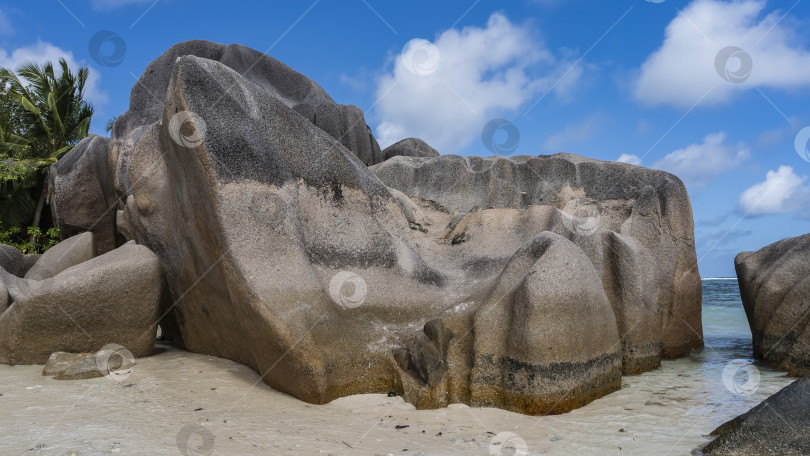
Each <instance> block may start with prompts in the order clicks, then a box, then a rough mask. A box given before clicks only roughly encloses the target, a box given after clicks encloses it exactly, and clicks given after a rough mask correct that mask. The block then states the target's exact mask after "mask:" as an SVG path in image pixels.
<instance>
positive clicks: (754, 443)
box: [703, 375, 810, 456]
mask: <svg viewBox="0 0 810 456" xmlns="http://www.w3.org/2000/svg"><path fill="white" fill-rule="evenodd" d="M808 410H810V375H808V376H805V377H802V378H800V379H799V380H796V381H795V382H793V383H791V384H790V385H788V386H786V387H785V388H782V390H780V391H779V392H778V393H776V394H774V395H773V396H771V397H769V398H767V399H765V400H764V401H762V403H760V404H759V405H757V406H756V407H754V408H752V409H751V410H749V411H748V412H746V413H744V414H742V415H740V416H738V417H737V418H734V419H733V420H731V421H729V422H727V423H725V424H723V425H721V426H720V427H718V428H717V429H715V430H714V431H713V432H712V433H711V435H712V436H716V437H717V438H716V439H715V440H713V441H712V442H711V443H709V444H708V445H706V446H705V447H704V448H703V454H706V455H718V456H719V455H738V454H746V455H758V454H780V455H807V454H810V432H807V430H808V429H810V413H808Z"/></svg>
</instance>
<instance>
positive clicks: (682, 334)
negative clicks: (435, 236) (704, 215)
mask: <svg viewBox="0 0 810 456" xmlns="http://www.w3.org/2000/svg"><path fill="white" fill-rule="evenodd" d="M371 171H372V172H373V173H374V174H375V175H376V176H377V177H378V178H380V180H381V181H382V182H383V183H384V184H385V185H387V186H388V187H390V188H393V189H396V190H398V191H400V192H402V193H404V194H405V195H407V196H408V197H411V198H412V199H414V200H416V201H423V202H426V201H430V202H432V203H433V204H430V205H427V204H425V205H424V206H425V207H424V208H423V212H424V213H425V214H427V215H426V216H427V217H428V218H437V217H438V214H439V213H444V214H455V216H454V219H453V220H454V221H453V223H452V224H451V225H450V226H448V227H447V230H446V232H445V233H443V236H445V238H447V239H453V240H456V241H457V242H458V241H462V240H463V244H460V245H459V247H457V248H456V249H455V250H456V252H455V254H459V253H461V252H464V254H465V256H466V259H465V261H468V262H474V261H476V259H475V257H476V256H480V255H482V254H485V255H486V256H487V257H488V260H487V262H486V264H485V265H481V266H479V265H476V266H478V267H479V269H484V268H488V269H489V271H488V272H489V273H495V272H497V271H500V270H502V268H503V267H504V265H505V264H506V261H508V259H509V257H510V256H511V254H512V252H515V251H517V250H518V249H519V248H520V247H521V246H522V245H525V244H526V243H527V242H529V241H530V240H531V239H533V238H534V237H536V236H538V235H539V234H540V233H542V232H543V231H554V232H556V233H558V234H560V235H562V236H565V237H567V238H568V239H570V240H571V241H572V242H573V243H574V244H576V245H577V246H578V247H579V248H580V249H582V251H583V252H584V253H585V254H586V255H587V256H588V258H590V260H591V262H592V264H593V266H594V268H595V272H596V273H597V274H598V275H599V277H600V279H601V282H602V286H603V288H604V290H605V292H606V294H607V296H608V299H609V300H610V302H611V305H612V306H613V309H614V313H615V315H616V320H617V323H618V325H619V332H620V334H621V336H622V347H623V349H622V359H623V363H622V365H623V370H624V372H625V373H640V372H644V371H647V370H649V369H651V368H655V367H657V366H659V365H660V361H661V358H662V357H665V358H666V357H678V356H682V355H684V354H687V353H688V352H689V351H690V350H692V349H694V348H699V347H702V345H703V340H702V339H703V338H702V333H703V331H702V324H701V318H700V316H701V285H700V276H699V274H698V269H697V259H696V256H695V248H694V226H693V222H692V209H691V206H690V204H689V197H688V195H687V194H686V190H685V188H684V186H683V184H682V183H681V181H680V180H679V179H678V178H677V177H675V176H673V175H671V174H668V173H665V172H661V171H656V170H651V169H646V168H641V167H637V166H632V165H626V164H620V163H613V162H602V161H599V160H593V159H588V158H584V157H579V156H576V155H571V154H557V155H552V156H539V157H529V156H517V157H510V158H505V157H498V156H494V157H486V158H481V157H459V156H456V155H443V156H440V157H436V158H404V157H394V158H392V159H390V160H387V161H385V162H383V163H382V164H379V165H376V166H373V167H371ZM664 259H666V260H664Z"/></svg>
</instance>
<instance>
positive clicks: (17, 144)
mask: <svg viewBox="0 0 810 456" xmlns="http://www.w3.org/2000/svg"><path fill="white" fill-rule="evenodd" d="M88 76H89V70H88V68H87V67H81V68H79V70H78V71H77V72H76V73H74V72H73V71H71V69H70V67H69V66H68V63H67V61H66V60H64V59H60V60H59V62H58V66H57V67H56V68H54V65H53V64H52V63H51V62H47V63H45V64H43V65H39V64H36V63H25V64H23V65H21V66H20V67H19V68H17V69H16V70H12V69H7V68H0V243H7V244H12V245H15V246H17V247H18V248H20V249H21V250H25V251H26V252H25V253H37V252H41V251H44V250H46V249H47V248H48V247H50V245H52V244H53V243H54V242H55V240H56V239H57V237H58V232H57V231H55V230H54V229H53V228H52V221H51V220H50V211H45V208H46V206H48V172H49V169H50V165H52V164H53V163H56V162H57V161H58V160H59V159H60V158H61V157H62V156H64V154H66V153H67V152H69V151H70V150H71V149H72V148H73V147H74V146H75V145H76V144H78V142H79V141H81V140H82V138H84V137H86V136H87V135H88V133H89V130H90V121H91V118H92V116H93V106H92V105H91V104H90V103H88V102H87V101H85V100H84V96H85V87H86V84H87V78H88Z"/></svg>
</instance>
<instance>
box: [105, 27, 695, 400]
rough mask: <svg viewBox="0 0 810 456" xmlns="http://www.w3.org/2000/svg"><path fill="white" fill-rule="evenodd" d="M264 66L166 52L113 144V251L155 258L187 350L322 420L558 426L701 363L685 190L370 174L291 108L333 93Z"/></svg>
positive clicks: (614, 172)
mask: <svg viewBox="0 0 810 456" xmlns="http://www.w3.org/2000/svg"><path fill="white" fill-rule="evenodd" d="M237 55H238V56H243V57H241V58H239V59H237V58H235V57H228V58H226V56H237ZM244 56H249V57H250V59H252V60H250V59H246V57H244ZM254 57H255V58H254ZM268 59H269V58H266V57H262V56H260V55H257V54H256V53H255V52H254V51H249V50H246V49H245V48H242V47H239V46H227V47H224V46H220V45H214V44H210V43H203V42H191V43H183V44H180V45H178V46H175V47H173V48H172V49H171V50H170V51H169V52H168V53H167V54H165V55H164V56H162V57H160V58H159V59H158V60H156V61H155V62H153V63H152V64H151V65H150V66H149V67H148V68H147V71H146V72H145V73H144V75H143V76H142V77H141V79H140V81H139V83H138V84H136V87H135V88H134V89H133V94H132V97H131V104H130V110H129V111H128V112H127V113H126V114H124V115H122V116H121V117H119V119H118V121H117V122H116V125H115V128H114V130H113V135H112V138H111V141H110V151H109V157H110V163H112V164H113V165H114V169H113V170H112V174H113V175H114V176H115V180H116V190H117V191H118V192H119V193H120V197H121V200H122V201H124V202H125V204H124V205H123V207H122V209H121V210H120V211H119V212H118V214H117V216H116V221H117V224H118V228H119V231H120V232H121V233H123V234H124V235H125V236H126V237H127V238H129V239H134V240H136V241H138V243H140V244H143V245H146V246H148V247H149V248H150V249H152V251H154V252H155V253H156V254H157V256H158V257H159V258H160V261H161V263H162V265H163V268H164V270H165V273H166V277H167V282H168V286H169V291H170V293H171V297H172V300H173V301H174V302H175V303H176V305H175V306H174V307H173V308H172V314H173V316H174V317H175V318H174V319H175V321H176V324H177V334H176V336H175V338H176V340H178V341H180V342H182V343H183V344H185V346H186V347H187V348H188V349H189V350H191V351H195V352H200V353H207V354H211V355H215V356H221V357H225V358H229V359H233V360H236V361H238V362H241V363H244V364H246V365H248V366H250V367H251V368H253V369H254V370H256V371H257V372H259V373H260V374H261V375H262V378H263V380H264V381H265V382H266V383H267V384H269V385H271V386H272V387H274V388H276V389H278V390H281V391H284V392H286V393H289V394H291V395H293V396H295V397H298V398H300V399H303V400H305V401H308V402H312V403H325V402H329V401H331V400H333V399H335V398H337V397H341V396H345V395H348V394H355V393H368V392H388V391H395V392H398V393H400V394H403V395H404V397H405V399H406V400H408V401H410V402H412V403H414V404H416V405H417V406H419V407H440V406H444V405H447V404H449V403H453V402H461V403H468V404H471V405H487V406H496V407H502V408H506V409H509V410H514V411H518V412H523V413H558V412H563V411H567V410H570V409H572V408H574V407H578V406H581V405H582V404H585V403H587V402H589V401H591V400H593V399H595V398H597V397H599V396H601V395H604V394H606V393H608V392H610V391H613V390H615V389H618V388H619V387H620V386H621V379H620V376H621V373H622V371H623V370H624V371H626V372H641V371H644V370H648V369H652V368H654V367H656V366H658V365H659V363H660V360H661V358H662V357H667V356H679V355H683V354H685V353H687V352H688V351H689V350H691V349H692V348H697V347H700V346H702V329H701V325H700V293H701V288H700V281H699V276H698V271H697V265H696V259H695V250H694V241H693V226H692V215H691V208H690V205H689V199H688V196H687V194H686V190H685V188H684V186H683V184H682V183H681V182H680V181H679V180H678V179H677V178H676V177H674V176H672V175H670V174H667V173H664V172H661V171H653V170H647V169H644V168H639V167H634V166H630V165H626V164H620V163H608V162H600V161H596V160H589V159H585V158H582V157H577V156H573V155H559V156H551V157H543V156H541V157H527V156H523V157H511V158H503V157H493V158H488V159H479V158H462V157H456V156H439V157H394V158H391V159H390V160H387V161H384V162H382V163H380V164H378V165H376V166H373V167H371V168H369V167H367V164H369V163H375V162H377V160H374V159H372V160H369V159H368V156H367V155H364V153H361V152H358V150H356V149H352V148H351V147H353V146H352V144H357V143H349V144H348V145H347V143H346V141H345V139H346V138H345V137H342V135H341V137H336V135H335V134H334V133H335V131H340V128H342V127H341V125H343V126H345V124H344V123H341V122H335V123H333V124H330V125H332V126H333V127H334V128H336V129H337V130H335V129H333V128H332V127H329V128H324V127H323V126H322V124H320V123H319V122H321V121H320V120H317V117H318V115H312V116H311V115H310V113H311V112H321V111H319V110H318V109H320V108H318V109H315V110H314V111H310V110H307V109H304V108H303V107H302V106H301V103H303V102H299V101H297V100H311V99H312V97H314V99H315V100H322V99H324V98H323V96H321V95H320V90H322V89H320V88H319V87H317V86H315V85H313V84H314V83H311V81H309V80H308V79H305V78H304V79H301V78H299V77H298V76H295V75H297V73H294V74H293V73H288V72H287V70H288V69H287V68H286V67H283V66H281V64H278V63H277V62H275V61H274V60H272V59H269V60H268ZM257 61H258V62H259V63H258V64H257V65H256V66H255V67H254V68H253V70H252V71H249V72H247V71H242V70H244V69H245V68H248V67H250V64H251V63H255V62H257ZM237 63H238V64H237ZM240 65H241V66H240ZM279 68H281V69H282V70H283V71H281V70H279ZM278 71H281V73H280V74H282V75H286V76H285V77H289V78H291V79H285V81H286V82H285V84H287V85H284V86H283V87H285V89H284V90H285V91H286V92H285V91H282V90H281V89H279V84H281V82H278V81H276V78H277V77H280V76H278V74H279V73H278ZM289 71H291V70H289ZM274 81H276V82H274ZM296 81H297V82H296ZM145 87H149V88H150V90H149V92H151V93H147V91H146V88H145ZM155 93H160V94H165V98H164V99H156V98H155V97H154V96H153V94H155ZM284 93H287V94H288V95H284ZM313 94H314V95H313ZM282 95H284V96H282ZM307 103H309V104H312V105H313V106H314V105H317V103H315V102H312V101H310V102H307ZM326 106H331V105H328V104H327V105H326ZM331 109H333V108H324V109H323V110H324V112H331V111H330V110H331ZM364 128H365V127H364ZM346 131H347V132H349V133H351V132H352V131H355V130H353V129H347V130H346ZM353 137H354V138H359V137H360V134H359V133H357V134H356V135H353ZM341 138H342V139H341ZM360 142H362V141H360ZM347 146H348V147H347ZM372 155H373V154H372ZM372 158H373V157H372ZM421 170H425V171H421ZM427 170H430V171H427ZM420 173H425V174H420ZM417 175H418V176H420V177H418V178H416V177H415V176H417Z"/></svg>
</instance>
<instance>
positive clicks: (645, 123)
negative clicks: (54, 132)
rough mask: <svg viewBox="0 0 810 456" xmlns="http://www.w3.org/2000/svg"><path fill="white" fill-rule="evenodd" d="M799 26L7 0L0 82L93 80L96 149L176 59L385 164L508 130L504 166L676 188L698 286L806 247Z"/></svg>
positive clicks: (400, 9)
mask: <svg viewBox="0 0 810 456" xmlns="http://www.w3.org/2000/svg"><path fill="white" fill-rule="evenodd" d="M808 25H810V1H798V2H794V0H786V1H779V2H777V1H774V0H770V1H765V0H737V1H732V0H695V1H676V0H663V1H662V0H652V1H646V0H611V1H603V0H590V1H586V0H516V1H512V2H501V1H495V0H480V1H475V0H464V1H447V2H427V1H410V2H390V1H384V0H344V1H337V0H320V1H314V0H313V1H310V0H302V1H298V2H291V1H285V2H278V1H266V2H244V1H237V0H233V1H229V2H205V1H192V0H158V1H155V0H118V1H114V0H86V1H70V0H62V1H61V2H60V1H56V0H54V1H47V0H43V1H35V2H34V1H32V2H9V1H2V0H0V66H11V67H16V65H18V64H19V63H21V62H22V61H24V60H28V59H35V60H41V59H53V60H55V59H56V58H58V57H59V56H62V55H64V56H66V57H68V60H69V61H70V62H71V63H72V64H74V65H88V66H90V67H91V72H92V78H93V80H92V81H91V84H90V87H89V92H90V93H89V97H90V99H91V101H93V102H94V104H95V106H96V113H97V114H96V116H95V118H94V124H93V127H92V131H93V132H94V133H98V134H104V132H103V127H104V123H105V121H106V120H107V119H109V118H110V117H112V116H115V115H118V114H120V113H122V112H124V111H125V110H126V109H127V105H128V97H129V91H130V89H131V87H132V85H133V83H134V82H135V80H136V78H137V76H139V75H140V74H141V72H142V71H143V70H144V68H145V67H146V65H147V64H148V63H149V62H150V61H151V60H153V59H154V58H156V57H157V56H158V55H160V54H161V53H162V52H163V51H165V50H166V49H167V48H168V47H170V46H171V45H172V44H174V43H177V42H179V41H184V40H188V39H207V40H212V41H217V42H221V43H241V44H244V45H247V46H249V47H252V48H255V49H258V50H260V51H265V52H267V53H268V54H270V55H271V56H273V57H275V58H277V59H279V60H281V61H283V62H285V63H287V64H288V65H290V66H291V67H293V68H294V69H296V70H298V71H300V72H302V73H304V74H306V75H307V76H309V77H311V78H313V79H314V80H316V81H317V82H318V83H320V84H321V85H322V86H323V87H324V88H325V89H326V90H327V91H328V92H329V93H330V94H331V95H332V97H333V98H335V100H336V101H338V102H340V103H346V104H354V105H357V106H359V107H360V108H361V109H363V110H364V111H365V113H366V119H367V121H368V122H369V124H370V125H371V127H372V128H373V129H374V131H375V133H376V135H377V137H378V138H379V139H380V142H381V143H382V145H383V146H385V145H387V144H388V143H390V142H392V141H395V140H397V139H400V138H403V137H407V136H418V137H422V138H424V139H426V140H428V142H430V143H431V144H432V145H433V146H434V147H436V148H438V149H439V150H440V152H442V153H457V154H460V155H490V154H491V152H490V150H488V149H487V147H486V146H485V144H484V142H483V141H482V140H481V132H482V129H483V128H484V126H485V125H486V123H487V122H488V121H490V120H491V119H496V118H501V119H505V120H507V121H509V122H511V123H512V124H513V125H514V126H515V127H516V130H517V131H518V132H519V133H520V139H519V143H518V145H517V149H516V151H515V152H514V153H516V154H532V155H536V154H550V153H555V152H571V153H577V154H581V155H585V156H589V157H594V158H598V159H603V160H617V159H620V158H621V159H622V160H624V161H630V162H636V163H639V162H640V163H641V164H642V165H644V166H650V167H655V168H661V169H666V170H668V171H671V172H674V173H675V174H677V175H678V176H679V177H681V178H682V179H683V180H684V182H685V183H686V185H687V188H688V190H689V193H690V197H691V199H692V205H693V208H694V217H695V227H696V230H695V235H696V239H697V252H698V258H699V267H700V270H701V274H702V275H703V276H704V277H711V276H733V275H734V269H733V258H734V255H735V254H736V253H738V252H740V251H742V250H754V249H758V248H760V247H762V246H764V245H767V244H769V243H771V242H774V241H776V240H779V239H782V238H785V237H789V236H796V235H799V234H804V233H807V232H810V179H808V177H807V176H809V175H810V161H808V160H805V159H804V158H803V157H802V155H801V154H800V153H803V156H804V157H805V158H807V157H808V153H807V148H806V147H807V146H806V145H805V144H804V143H805V141H804V138H807V137H810V133H808V134H807V135H805V134H804V133H807V132H810V130H804V129H805V128H806V127H810V109H808V108H810V51H809V50H808V49H810V27H808ZM103 31H109V32H111V33H109V34H108V36H112V38H111V39H108V40H106V41H104V42H103V43H102V46H101V48H100V51H99V50H93V49H91V48H92V46H91V44H92V42H93V37H94V36H99V35H97V34H98V33H99V32H103ZM122 42H123V43H124V44H125V45H126V51H125V52H123V53H122V54H121V58H120V59H115V58H114V57H115V56H112V59H113V60H116V61H114V62H111V61H110V58H111V54H112V53H114V51H116V50H122V48H120V47H116V45H118V46H120V43H122ZM105 59H106V60H105ZM497 134H500V135H504V134H506V133H504V132H503V131H502V132H500V133H496V141H495V142H496V143H498V142H502V141H505V140H506V138H504V137H502V136H497ZM797 135H798V137H799V141H798V142H799V143H800V144H799V147H798V150H797V144H796V142H797V141H796V138H797Z"/></svg>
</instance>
